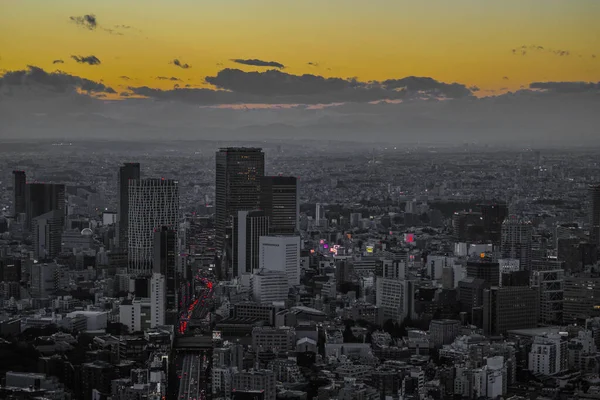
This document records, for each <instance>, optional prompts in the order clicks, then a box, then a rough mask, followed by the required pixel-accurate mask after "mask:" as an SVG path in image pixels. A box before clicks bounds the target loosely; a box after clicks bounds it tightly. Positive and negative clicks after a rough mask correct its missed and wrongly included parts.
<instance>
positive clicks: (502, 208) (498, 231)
mask: <svg viewBox="0 0 600 400" xmlns="http://www.w3.org/2000/svg"><path fill="white" fill-rule="evenodd" d="M479 207H480V209H481V218H483V229H484V233H485V236H486V238H487V239H488V240H489V241H491V242H492V243H493V244H494V245H496V246H497V245H499V244H500V241H501V236H502V223H503V222H504V220H505V219H506V217H507V216H508V206H507V205H506V204H500V203H489V204H481V205H480V206H479Z"/></svg>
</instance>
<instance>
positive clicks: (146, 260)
mask: <svg viewBox="0 0 600 400" xmlns="http://www.w3.org/2000/svg"><path fill="white" fill-rule="evenodd" d="M128 217H129V221H128V227H129V229H128V237H127V239H128V242H129V246H128V254H127V258H128V266H129V272H130V273H131V274H134V275H138V276H149V275H150V274H151V273H152V264H153V260H154V234H155V231H157V230H159V229H162V227H168V228H170V229H172V230H173V231H174V232H175V234H176V233H177V230H178V228H179V185H178V182H177V181H175V180H170V179H164V178H162V179H140V180H130V181H129V213H128Z"/></svg>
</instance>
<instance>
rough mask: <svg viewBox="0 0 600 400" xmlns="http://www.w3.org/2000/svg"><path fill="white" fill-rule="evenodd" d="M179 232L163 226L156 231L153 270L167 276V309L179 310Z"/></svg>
mask: <svg viewBox="0 0 600 400" xmlns="http://www.w3.org/2000/svg"><path fill="white" fill-rule="evenodd" d="M177 253H178V252H177V232H176V231H175V230H174V229H172V228H169V227H166V226H162V227H160V228H159V229H158V230H157V231H156V232H154V261H153V266H152V268H153V272H154V273H155V274H160V275H162V276H163V277H164V278H165V292H166V293H165V298H166V303H165V306H166V309H167V310H168V311H173V310H175V311H177V287H178V286H177V281H178V279H177V256H178V254H177Z"/></svg>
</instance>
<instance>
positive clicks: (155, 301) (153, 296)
mask: <svg viewBox="0 0 600 400" xmlns="http://www.w3.org/2000/svg"><path fill="white" fill-rule="evenodd" d="M166 288H167V284H166V279H165V276H164V275H163V274H158V273H153V274H152V278H151V279H150V314H151V323H150V324H151V326H152V327H155V326H160V325H165V320H166V319H165V316H166V305H167V299H166V296H165V295H166V293H167V290H166Z"/></svg>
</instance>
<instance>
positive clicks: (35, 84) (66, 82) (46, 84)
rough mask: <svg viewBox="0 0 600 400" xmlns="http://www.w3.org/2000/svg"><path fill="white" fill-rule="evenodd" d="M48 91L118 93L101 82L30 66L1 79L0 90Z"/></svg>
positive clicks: (8, 73) (10, 72)
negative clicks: (25, 89) (27, 89)
mask: <svg viewBox="0 0 600 400" xmlns="http://www.w3.org/2000/svg"><path fill="white" fill-rule="evenodd" d="M20 88H21V89H22V88H30V89H36V88H37V89H39V88H41V89H46V90H50V91H53V92H57V93H66V92H73V91H76V89H79V90H82V91H84V92H88V93H92V94H93V93H116V92H115V90H114V89H112V88H111V87H108V86H106V85H104V84H103V83H100V82H95V81H92V80H89V79H85V78H81V77H79V76H74V75H70V74H67V73H65V72H60V71H56V72H51V73H48V72H46V71H44V70H43V69H41V68H38V67H35V66H29V67H28V68H27V69H26V70H18V71H9V72H7V73H6V74H4V75H2V76H1V77H0V89H20Z"/></svg>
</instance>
